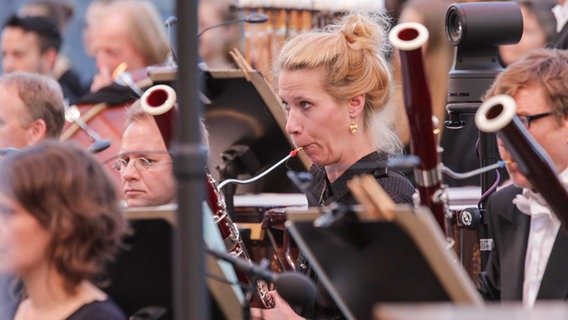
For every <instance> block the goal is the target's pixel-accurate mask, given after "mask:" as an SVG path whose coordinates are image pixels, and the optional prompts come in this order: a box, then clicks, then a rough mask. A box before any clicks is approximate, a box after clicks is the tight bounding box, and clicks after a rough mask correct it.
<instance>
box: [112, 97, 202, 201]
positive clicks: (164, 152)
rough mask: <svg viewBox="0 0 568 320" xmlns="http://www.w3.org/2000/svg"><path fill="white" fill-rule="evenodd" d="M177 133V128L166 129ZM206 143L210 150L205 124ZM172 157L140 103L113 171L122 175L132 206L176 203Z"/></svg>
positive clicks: (130, 119) (125, 196) (132, 113)
mask: <svg viewBox="0 0 568 320" xmlns="http://www.w3.org/2000/svg"><path fill="white" fill-rule="evenodd" d="M163 129H164V130H169V131H171V130H173V128H163ZM201 129H202V130H201V134H202V136H203V139H202V143H203V144H204V145H205V146H206V147H208V138H207V130H206V128H205V125H204V124H203V123H201ZM172 163H173V160H172V157H171V156H170V154H169V153H168V149H167V147H166V143H165V142H164V140H163V138H162V135H161V134H160V128H159V127H158V124H157V123H156V121H155V120H154V117H153V116H151V115H149V114H147V113H145V112H144V111H143V110H142V108H141V107H140V101H136V102H135V103H134V104H133V105H132V106H131V107H130V108H129V109H128V113H127V116H126V129H125V130H124V133H123V134H122V144H121V147H120V154H119V156H118V159H117V160H116V161H115V162H114V163H113V169H114V170H116V171H117V172H118V173H119V174H120V181H121V191H122V196H123V199H124V200H125V201H126V204H127V205H128V207H146V206H158V205H163V204H169V203H173V202H175V194H176V183H175V177H174V175H173V170H172V169H173V167H172Z"/></svg>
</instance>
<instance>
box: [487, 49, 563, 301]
mask: <svg viewBox="0 0 568 320" xmlns="http://www.w3.org/2000/svg"><path fill="white" fill-rule="evenodd" d="M567 77H568V53H567V52H566V51H563V50H557V49H539V50H536V51H533V52H532V53H529V54H528V55H527V56H525V57H524V58H523V59H521V60H520V61H518V62H516V63H513V64H511V65H509V66H508V67H507V68H506V69H505V70H504V71H503V72H502V73H501V74H499V75H498V76H497V78H496V79H495V82H494V83H493V85H492V87H491V88H490V89H489V91H488V92H487V93H486V95H485V98H490V97H492V96H495V95H498V94H506V95H509V96H511V97H512V98H513V99H514V100H515V102H516V105H517V109H516V114H517V115H518V117H519V119H520V120H521V121H522V123H523V124H524V125H525V127H526V128H527V130H528V132H529V134H530V135H531V136H532V137H533V138H534V139H535V140H536V141H537V142H538V143H539V144H540V146H542V148H543V149H544V150H545V151H546V152H547V153H548V155H549V156H550V158H551V159H552V161H553V163H554V165H555V166H556V169H557V172H558V176H559V180H560V181H561V182H562V183H563V184H567V183H568V144H567V140H568V83H567V82H566V79H567ZM498 146H499V153H500V155H501V158H502V159H504V160H506V161H511V163H510V164H508V165H507V171H508V172H509V175H510V177H511V180H512V182H513V184H512V185H509V186H507V187H505V188H503V189H502V190H500V191H498V192H496V193H495V194H493V195H492V196H491V197H490V198H489V201H488V206H487V213H486V215H485V217H486V218H487V220H488V224H489V229H490V236H491V238H493V249H492V250H491V253H490V257H489V261H488V265H487V270H486V271H485V272H484V273H482V274H481V275H480V276H479V278H478V279H479V283H480V292H481V293H482V294H483V295H484V296H485V298H487V299H490V300H522V302H523V304H524V305H526V306H529V307H530V306H533V305H534V304H535V303H536V300H551V299H567V298H568V278H566V276H565V270H566V268H568V256H567V255H566V252H567V251H568V234H567V233H566V231H565V230H564V229H562V228H560V224H561V223H560V221H559V219H558V218H557V217H556V216H555V214H554V213H552V212H551V210H550V208H549V206H548V205H547V203H546V202H545V201H544V200H543V197H542V195H541V194H539V193H540V192H542V193H543V194H544V192H546V190H535V189H534V188H533V187H532V186H531V184H530V183H529V181H528V180H527V178H526V177H525V176H523V174H522V173H521V171H520V169H519V166H518V164H517V163H516V162H515V159H514V158H513V157H512V156H511V153H510V152H509V150H507V148H506V147H505V146H504V144H503V142H502V141H501V140H500V139H499V140H498Z"/></svg>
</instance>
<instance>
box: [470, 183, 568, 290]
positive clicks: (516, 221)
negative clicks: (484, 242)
mask: <svg viewBox="0 0 568 320" xmlns="http://www.w3.org/2000/svg"><path fill="white" fill-rule="evenodd" d="M520 193H521V189H519V188H517V187H515V186H508V187H506V188H504V189H503V190H500V191H499V192H497V193H495V194H494V195H493V196H491V198H490V199H489V201H488V203H487V213H486V214H485V218H486V219H487V222H488V224H489V232H490V236H491V237H492V238H493V244H494V247H493V250H491V253H490V255H489V260H488V263H487V269H486V271H485V272H483V273H482V274H481V275H480V276H479V280H480V281H479V282H480V285H481V287H480V289H479V290H480V292H481V294H482V295H483V296H484V297H485V298H486V299H489V300H522V297H523V281H524V271H525V270H524V269H525V256H526V251H527V244H528V234H529V227H530V217H529V216H528V215H526V214H524V213H522V212H520V211H519V210H518V209H517V206H515V205H514V204H513V203H512V201H513V199H514V198H515V196H516V195H517V194H520ZM566 270H568V234H567V233H566V231H565V230H564V229H563V228H561V229H560V230H559V231H558V235H557V236H556V240H555V242H554V246H553V248H552V252H551V254H550V258H549V260H548V264H547V266H546V269H545V272H544V276H543V279H542V282H541V285H540V290H539V292H538V295H537V300H560V299H568V276H566Z"/></svg>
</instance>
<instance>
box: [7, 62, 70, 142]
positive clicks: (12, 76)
mask: <svg viewBox="0 0 568 320" xmlns="http://www.w3.org/2000/svg"><path fill="white" fill-rule="evenodd" d="M0 100H1V101H2V103H0V148H8V147H11V148H23V147H26V146H29V145H33V144H36V143H39V142H40V141H42V140H44V139H46V138H51V139H59V136H60V135H61V131H62V130H63V123H64V122H65V119H64V115H63V113H64V103H63V93H62V91H61V87H60V86H59V84H58V83H57V81H56V80H55V79H53V78H51V77H49V76H45V75H40V74H37V73H29V72H13V73H9V74H5V75H3V76H0Z"/></svg>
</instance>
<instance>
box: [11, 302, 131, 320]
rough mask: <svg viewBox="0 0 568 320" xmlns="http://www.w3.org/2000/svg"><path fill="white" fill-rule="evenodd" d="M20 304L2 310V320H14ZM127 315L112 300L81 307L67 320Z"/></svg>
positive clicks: (102, 319) (105, 319)
mask: <svg viewBox="0 0 568 320" xmlns="http://www.w3.org/2000/svg"><path fill="white" fill-rule="evenodd" d="M18 305H19V303H13V304H12V305H11V306H4V309H2V308H0V319H2V320H4V319H6V320H8V319H13V318H14V316H15V315H16V310H17V309H18ZM126 319H127V318H126V315H125V314H124V313H123V312H122V310H120V308H119V307H118V306H117V305H116V304H115V303H114V302H113V301H112V300H108V299H107V300H103V301H93V302H90V303H87V304H85V305H83V306H81V307H80V308H79V309H77V310H76V311H75V312H73V314H71V315H70V316H69V317H67V318H66V319H65V320H126Z"/></svg>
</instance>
